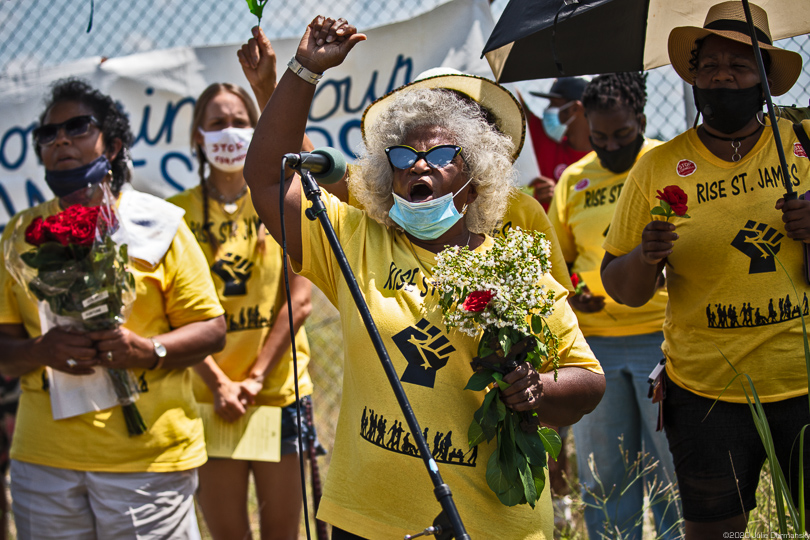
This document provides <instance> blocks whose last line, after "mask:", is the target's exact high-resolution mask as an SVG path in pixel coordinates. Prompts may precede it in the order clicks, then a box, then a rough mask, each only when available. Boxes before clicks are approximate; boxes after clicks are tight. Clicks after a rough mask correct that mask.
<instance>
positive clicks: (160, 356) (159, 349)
mask: <svg viewBox="0 0 810 540" xmlns="http://www.w3.org/2000/svg"><path fill="white" fill-rule="evenodd" d="M149 339H150V340H151V341H152V345H153V346H154V347H155V356H156V357H157V360H155V363H154V364H153V365H152V367H150V368H149V371H153V370H155V369H159V368H160V367H162V366H163V362H164V361H165V360H166V347H164V345H163V343H161V342H159V341H158V340H156V339H155V338H149Z"/></svg>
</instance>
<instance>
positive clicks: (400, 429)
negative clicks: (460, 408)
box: [360, 407, 478, 467]
mask: <svg viewBox="0 0 810 540" xmlns="http://www.w3.org/2000/svg"><path fill="white" fill-rule="evenodd" d="M360 436H361V437H363V439H365V440H366V441H368V442H370V443H372V444H374V445H375V446H379V447H380V448H383V449H385V450H389V451H391V452H396V453H397V454H405V455H408V456H413V457H419V449H418V448H417V446H416V443H415V442H414V440H413V438H412V437H411V433H410V432H409V431H407V428H406V427H405V422H403V421H401V420H394V423H393V425H390V426H389V425H388V419H386V418H385V417H383V415H382V414H379V415H378V414H376V413H375V412H374V409H370V410H369V409H368V407H364V408H363V414H362V416H361V417H360ZM422 436H423V437H424V439H425V442H426V443H427V446H428V450H430V452H431V456H432V457H433V459H434V460H435V461H436V462H439V463H447V464H451V465H464V466H465V467H475V462H476V460H477V459H478V446H474V447H473V448H471V449H469V450H466V451H465V450H464V449H463V448H456V447H454V446H453V432H452V431H448V432H447V433H444V432H441V431H436V433H435V434H433V436H432V437H431V436H430V428H427V427H426V428H425V430H424V432H423V433H422ZM461 438H462V439H464V437H463V436H462V437H461ZM431 441H432V443H433V445H432V447H431Z"/></svg>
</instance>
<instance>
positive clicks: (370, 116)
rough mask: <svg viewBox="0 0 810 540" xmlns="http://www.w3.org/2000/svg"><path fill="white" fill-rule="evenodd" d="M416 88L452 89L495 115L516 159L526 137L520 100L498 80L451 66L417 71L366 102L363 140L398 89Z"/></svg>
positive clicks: (362, 129)
mask: <svg viewBox="0 0 810 540" xmlns="http://www.w3.org/2000/svg"><path fill="white" fill-rule="evenodd" d="M416 88H446V89H448V90H455V91H457V92H460V93H462V94H464V95H465V96H468V97H469V98H470V99H472V100H473V101H475V102H476V103H478V104H479V105H481V106H482V107H484V108H485V109H487V110H488V111H489V112H490V113H492V115H493V116H494V117H495V122H496V123H497V125H498V129H499V130H500V131H501V132H502V133H504V134H505V135H506V136H508V137H509V138H510V139H512V142H513V143H514V145H515V149H514V152H513V153H512V161H515V159H517V157H518V155H519V154H520V149H521V148H523V140H524V139H525V137H526V117H525V116H523V109H522V108H521V107H520V103H519V102H518V100H517V99H516V98H515V96H513V95H512V93H511V92H509V90H507V89H506V88H504V87H503V86H501V85H500V84H498V83H496V82H493V81H491V80H489V79H485V78H484V77H479V76H477V75H468V74H466V73H462V72H460V71H458V70H455V69H452V68H445V67H440V68H433V69H429V70H427V71H424V72H422V73H420V74H419V75H418V76H417V77H416V79H415V80H414V81H413V82H411V83H408V84H405V85H403V86H400V87H399V88H397V89H395V90H393V91H392V92H390V93H388V94H386V95H384V96H383V97H381V98H380V99H378V100H377V101H375V102H374V103H372V104H371V105H369V106H368V108H367V109H366V110H365V112H364V113H363V120H362V124H361V131H362V133H363V141H365V140H366V130H367V129H368V128H369V127H370V126H372V125H373V124H374V122H376V121H377V119H378V118H379V117H380V115H381V114H382V113H383V111H385V110H386V109H387V108H388V106H389V105H390V104H391V102H392V101H393V96H394V95H395V94H396V93H397V92H402V91H403V90H404V91H407V90H412V89H416Z"/></svg>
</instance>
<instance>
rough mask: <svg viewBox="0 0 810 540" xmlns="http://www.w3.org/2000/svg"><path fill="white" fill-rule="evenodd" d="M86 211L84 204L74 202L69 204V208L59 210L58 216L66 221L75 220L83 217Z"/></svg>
mask: <svg viewBox="0 0 810 540" xmlns="http://www.w3.org/2000/svg"><path fill="white" fill-rule="evenodd" d="M84 213H85V208H84V206H82V205H80V204H74V205H71V206H68V207H67V208H65V209H64V210H62V211H61V212H59V213H58V214H57V216H58V217H59V218H60V219H62V220H64V221H73V220H75V219H77V218H79V217H81V216H82V215H83V214H84Z"/></svg>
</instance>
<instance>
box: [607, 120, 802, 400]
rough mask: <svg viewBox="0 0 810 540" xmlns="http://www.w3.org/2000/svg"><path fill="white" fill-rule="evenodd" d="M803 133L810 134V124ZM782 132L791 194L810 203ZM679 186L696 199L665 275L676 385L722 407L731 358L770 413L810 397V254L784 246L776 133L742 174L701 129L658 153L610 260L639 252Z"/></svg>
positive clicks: (628, 203) (632, 197)
mask: <svg viewBox="0 0 810 540" xmlns="http://www.w3.org/2000/svg"><path fill="white" fill-rule="evenodd" d="M803 124H804V127H805V129H806V130H810V121H808V120H805V121H804V122H803ZM779 129H780V133H781V135H782V143H783V146H784V149H785V154H786V157H787V161H788V167H789V168H790V175H791V182H792V185H793V187H794V190H795V191H797V192H798V193H804V192H805V191H807V189H808V187H810V161H808V158H807V157H805V153H804V151H803V150H802V149H801V147H800V146H798V145H797V143H798V141H797V139H796V135H795V133H793V129H792V126H791V124H790V122H788V121H786V120H780V122H779ZM670 185H677V186H679V187H681V188H682V189H683V190H684V191H685V192H686V194H687V196H688V202H687V204H688V207H689V209H688V211H687V213H688V215H689V216H691V218H690V219H684V218H673V220H672V222H673V223H674V224H675V225H676V227H677V229H676V231H675V232H677V234H678V236H679V238H678V240H676V241H675V245H674V248H673V252H672V254H671V255H670V256H669V264H667V267H666V273H667V287H668V289H669V305H668V306H667V313H666V322H665V323H664V338H665V342H664V346H663V350H664V353H665V354H666V356H667V358H668V360H669V362H668V363H667V374H668V375H669V376H670V377H671V378H672V380H673V381H674V382H675V383H677V384H678V385H680V386H682V387H685V388H688V389H690V390H692V391H693V392H695V393H697V394H699V395H701V396H705V397H708V398H712V399H713V398H717V397H718V396H719V395H720V393H721V392H722V391H723V388H724V387H725V386H726V385H727V384H728V383H729V382H731V380H732V378H733V377H734V372H733V371H732V369H731V368H730V367H729V365H728V363H727V362H726V360H725V359H724V356H725V358H727V359H728V361H729V362H731V364H732V365H734V367H735V368H736V370H737V371H738V372H739V373H747V374H748V375H750V376H751V378H752V379H753V381H754V385H755V387H756V390H757V393H758V394H759V397H760V398H761V399H762V401H765V402H771V401H778V400H782V399H786V398H790V397H795V396H800V395H803V394H806V393H807V373H806V371H805V361H804V351H803V337H802V324H801V318H800V317H799V313H803V314H804V315H805V316H807V314H808V300H807V293H808V290H809V289H810V288H808V285H807V282H806V281H805V278H804V265H803V256H804V253H803V251H804V248H803V247H802V243H801V242H796V241H793V240H791V239H790V238H788V237H787V236H785V229H784V224H783V223H782V212H780V211H778V210H775V209H774V205H775V203H776V201H777V199H779V198H780V197H782V196H783V195H784V193H785V188H784V186H783V184H782V180H781V169H780V167H779V159H778V157H777V153H776V147H775V144H774V138H773V133H772V132H771V130H770V129H766V130H765V131H764V133H763V135H762V136H761V137H760V139H759V141H757V143H756V145H755V146H754V148H753V149H752V150H751V151H750V152H749V153H748V154H747V155H745V156H744V157H743V158H742V159H741V160H740V161H739V162H737V163H730V162H727V161H723V160H721V159H718V158H717V157H716V156H714V155H713V154H712V153H710V152H709V151H708V150H707V149H706V147H705V146H704V145H703V143H701V142H700V139H699V138H698V136H697V134H696V132H695V130H694V129H691V130H689V131H687V132H686V133H684V134H682V135H679V136H678V137H676V138H674V139H673V140H671V141H670V142H668V143H664V144H662V145H661V146H659V147H657V148H654V149H653V150H651V151H650V152H648V153H647V154H646V155H645V156H643V157H642V158H641V159H640V160H639V162H638V163H637V164H636V166H635V167H634V168H633V169H632V170H631V171H630V175H629V177H628V179H627V182H626V183H625V186H624V189H623V190H622V194H621V197H620V199H619V204H618V207H617V208H616V213H615V216H614V218H613V222H612V223H611V225H610V232H609V233H608V236H607V239H606V240H605V244H604V248H605V249H606V250H607V251H608V252H609V253H611V254H613V255H616V256H621V255H624V254H626V253H628V252H630V251H631V250H632V249H633V248H635V247H636V246H637V245H638V244H639V243H640V241H641V232H642V230H643V229H644V227H645V226H646V224H647V223H649V222H650V221H651V219H652V217H651V216H650V210H651V209H652V208H653V207H655V206H658V202H659V201H658V200H657V199H656V198H655V196H656V191H657V190H663V189H664V188H665V187H666V186H670ZM768 248H771V249H772V250H773V251H775V252H776V253H777V256H778V258H779V262H777V261H776V260H774V257H773V256H772V255H771V254H770V252H769V251H768ZM780 262H781V264H782V265H784V267H785V268H786V269H787V273H786V271H785V270H784V269H783V268H782V266H781V265H780ZM791 280H792V281H793V284H791ZM793 285H795V286H796V289H797V290H798V294H799V297H798V298H797V297H796V295H795V293H794V292H793V291H794V289H793ZM721 399H722V400H723V401H732V402H737V403H744V402H745V395H744V393H743V390H742V387H741V385H740V384H737V383H735V384H732V385H731V386H730V387H729V388H728V390H726V392H725V393H724V394H723V396H722V398H721Z"/></svg>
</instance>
